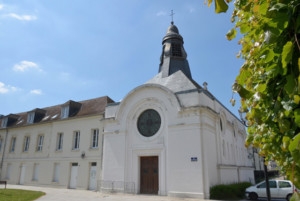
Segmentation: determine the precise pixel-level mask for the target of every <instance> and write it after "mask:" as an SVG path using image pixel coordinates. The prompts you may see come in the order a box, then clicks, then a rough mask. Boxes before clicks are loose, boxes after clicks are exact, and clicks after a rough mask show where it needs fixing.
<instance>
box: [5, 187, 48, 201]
mask: <svg viewBox="0 0 300 201" xmlns="http://www.w3.org/2000/svg"><path fill="white" fill-rule="evenodd" d="M43 195H45V193H44V192H40V191H28V190H19V189H0V200H5V201H32V200H36V199H37V198H39V197H41V196H43Z"/></svg>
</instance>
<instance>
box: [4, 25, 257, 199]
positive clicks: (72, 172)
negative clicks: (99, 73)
mask: <svg viewBox="0 0 300 201" xmlns="http://www.w3.org/2000/svg"><path fill="white" fill-rule="evenodd" d="M183 43H184V42H183V38H182V36H181V35H180V34H179V31H178V28H177V27H176V26H175V25H174V23H173V22H171V25H170V26H169V27H168V29H167V33H166V35H165V37H164V38H163V41H162V45H163V49H162V54H161V57H160V64H159V73H158V74H157V75H156V76H154V77H153V78H152V79H150V80H149V81H148V82H146V83H145V84H143V85H141V86H138V87H136V88H135V89H133V90H132V91H130V92H129V93H128V94H127V95H126V96H125V97H124V99H123V100H122V101H120V102H114V101H113V100H112V99H110V98H109V97H107V96H104V97H100V98H95V99H91V100H86V101H79V102H76V101H72V100H70V101H68V102H66V103H64V104H61V105H56V106H51V107H47V108H41V109H40V108H36V109H34V110H32V111H28V112H23V113H19V114H9V115H6V116H2V117H1V118H0V123H1V128H0V156H1V163H0V174H1V175H0V178H1V180H7V181H8V183H10V184H21V185H37V186H53V187H60V188H77V189H89V190H99V191H104V192H107V191H109V192H112V191H118V192H126V193H135V194H139V193H141V194H157V195H168V196H179V197H196V198H207V199H208V198H209V189H210V187H211V186H214V185H217V184H228V183H237V182H243V181H248V182H252V183H253V182H254V174H253V170H254V168H253V162H252V160H251V159H250V158H251V157H249V154H250V152H249V151H248V150H247V149H246V148H245V147H244V142H245V138H246V132H245V127H244V125H243V124H242V122H241V121H240V120H239V119H238V118H237V117H236V116H235V115H233V114H232V113H231V112H230V111H229V110H228V109H227V108H225V107H224V105H222V103H220V102H219V101H218V100H217V99H216V98H215V97H214V96H213V95H212V94H211V93H210V92H209V91H208V90H207V87H206V85H205V84H204V86H203V87H201V86H200V85H199V84H197V82H195V81H194V80H193V78H192V74H191V71H190V67H189V63H188V61H187V53H186V51H185V49H184V47H183Z"/></svg>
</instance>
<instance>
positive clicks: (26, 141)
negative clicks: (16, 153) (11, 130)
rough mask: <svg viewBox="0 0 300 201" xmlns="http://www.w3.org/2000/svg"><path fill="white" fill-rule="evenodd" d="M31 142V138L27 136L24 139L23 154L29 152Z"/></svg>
mask: <svg viewBox="0 0 300 201" xmlns="http://www.w3.org/2000/svg"><path fill="white" fill-rule="evenodd" d="M29 142H30V137H29V136H25V138H24V149H23V152H28V149H29Z"/></svg>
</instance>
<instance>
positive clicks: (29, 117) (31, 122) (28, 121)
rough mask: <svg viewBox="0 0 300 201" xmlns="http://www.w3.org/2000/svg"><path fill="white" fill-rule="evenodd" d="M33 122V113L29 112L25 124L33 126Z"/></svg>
mask: <svg viewBox="0 0 300 201" xmlns="http://www.w3.org/2000/svg"><path fill="white" fill-rule="evenodd" d="M33 122H34V112H30V113H28V115H27V123H28V124H33Z"/></svg>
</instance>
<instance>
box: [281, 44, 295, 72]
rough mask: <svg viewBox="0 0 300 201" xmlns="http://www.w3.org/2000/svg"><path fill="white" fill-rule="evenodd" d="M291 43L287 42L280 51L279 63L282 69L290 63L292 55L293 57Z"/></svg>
mask: <svg viewBox="0 0 300 201" xmlns="http://www.w3.org/2000/svg"><path fill="white" fill-rule="evenodd" d="M292 50H293V43H292V42H291V41H288V42H287V43H286V44H285V45H284V47H283V50H282V58H281V63H282V67H283V68H285V67H286V66H287V64H288V63H289V62H290V61H291V59H292V55H293V51H292Z"/></svg>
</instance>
